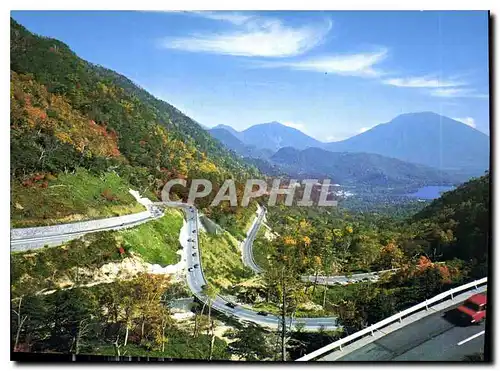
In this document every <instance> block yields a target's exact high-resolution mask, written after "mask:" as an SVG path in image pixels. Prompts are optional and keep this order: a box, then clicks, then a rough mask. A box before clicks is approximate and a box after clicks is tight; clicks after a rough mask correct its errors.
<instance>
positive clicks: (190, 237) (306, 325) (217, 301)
mask: <svg viewBox="0 0 500 371" xmlns="http://www.w3.org/2000/svg"><path fill="white" fill-rule="evenodd" d="M170 205H171V204H170ZM181 205H182V206H180V205H179V204H177V205H176V206H177V207H182V208H183V209H184V211H185V212H186V219H187V222H186V224H185V225H184V227H183V231H181V244H182V245H183V248H184V249H185V251H186V260H187V268H186V269H187V272H186V278H187V283H188V286H189V288H190V290H191V292H192V293H193V294H194V295H195V296H196V297H197V298H198V299H199V300H201V301H203V302H208V301H209V298H208V297H207V296H206V295H205V294H203V286H204V285H206V284H207V281H206V279H205V276H204V274H203V268H202V264H201V261H202V259H201V254H202V252H201V251H200V249H199V245H198V228H199V227H198V211H197V209H196V208H194V207H193V206H189V205H186V204H181ZM182 237H184V238H186V237H187V238H186V239H185V240H184V241H182V239H183V238H182ZM193 253H194V254H195V255H194V256H193ZM195 264H197V267H196V268H195V267H194V266H195ZM191 268H192V269H191ZM210 301H211V306H212V309H215V310H217V311H218V312H221V313H223V314H225V315H227V316H230V317H233V318H236V319H238V320H239V321H242V322H253V323H256V324H258V325H260V326H263V327H268V328H272V329H277V328H278V327H279V323H280V318H279V317H277V316H275V315H272V314H268V315H267V316H263V315H259V314H257V312H255V311H252V310H250V309H247V308H243V307H241V306H238V305H236V306H235V307H234V308H232V307H230V306H228V305H227V304H228V303H229V302H228V301H227V300H226V299H224V298H223V297H222V296H220V295H217V296H216V297H215V298H214V299H212V300H210ZM232 304H234V303H232ZM286 323H287V325H288V326H290V327H294V328H297V327H303V329H304V330H306V331H319V330H321V329H324V330H335V329H337V320H336V319H335V318H333V317H321V318H293V319H291V318H287V321H286Z"/></svg>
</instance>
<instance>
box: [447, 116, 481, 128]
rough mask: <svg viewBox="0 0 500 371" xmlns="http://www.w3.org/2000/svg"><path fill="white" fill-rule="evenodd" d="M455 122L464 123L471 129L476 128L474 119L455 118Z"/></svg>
mask: <svg viewBox="0 0 500 371" xmlns="http://www.w3.org/2000/svg"><path fill="white" fill-rule="evenodd" d="M453 120H456V121H460V122H463V123H464V124H465V125H468V126H470V127H471V128H476V123H475V120H474V119H473V118H472V117H454V118H453Z"/></svg>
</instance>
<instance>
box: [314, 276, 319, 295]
mask: <svg viewBox="0 0 500 371" xmlns="http://www.w3.org/2000/svg"><path fill="white" fill-rule="evenodd" d="M318 274H319V271H318V270H316V274H315V276H314V285H313V292H312V294H313V295H314V293H315V292H316V285H317V284H318Z"/></svg>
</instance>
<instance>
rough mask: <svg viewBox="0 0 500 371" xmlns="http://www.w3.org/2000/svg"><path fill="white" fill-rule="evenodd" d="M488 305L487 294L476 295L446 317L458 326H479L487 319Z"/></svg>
mask: <svg viewBox="0 0 500 371" xmlns="http://www.w3.org/2000/svg"><path fill="white" fill-rule="evenodd" d="M486 304H487V297H486V295H485V294H474V295H472V296H471V297H469V298H468V299H467V300H466V301H464V302H463V304H462V305H460V306H459V307H458V308H456V309H454V310H451V311H448V312H447V313H446V314H445V316H446V317H448V318H449V319H450V320H452V321H453V322H456V323H458V324H464V325H471V324H476V325H477V324H480V323H481V322H483V321H484V320H485V319H486Z"/></svg>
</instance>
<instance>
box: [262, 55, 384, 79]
mask: <svg viewBox="0 0 500 371" xmlns="http://www.w3.org/2000/svg"><path fill="white" fill-rule="evenodd" d="M386 56H387V49H381V50H379V51H376V52H367V53H357V54H338V55H331V56H321V57H315V58H308V59H303V60H300V61H294V62H275V63H273V62H267V63H266V62H264V63H262V64H261V66H263V67H288V68H291V69H294V70H302V71H314V72H322V73H332V74H337V75H347V76H363V77H376V76H379V75H380V74H381V72H380V71H378V70H376V69H374V66H375V65H376V64H378V63H380V62H381V61H383V60H384V59H385V58H386Z"/></svg>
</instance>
